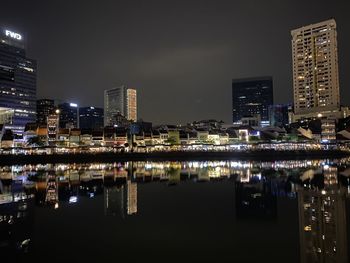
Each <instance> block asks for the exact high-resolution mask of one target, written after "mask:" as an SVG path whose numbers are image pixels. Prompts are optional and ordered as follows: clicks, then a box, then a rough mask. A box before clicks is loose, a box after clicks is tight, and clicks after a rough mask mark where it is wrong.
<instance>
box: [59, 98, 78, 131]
mask: <svg viewBox="0 0 350 263" xmlns="http://www.w3.org/2000/svg"><path fill="white" fill-rule="evenodd" d="M58 109H59V120H60V128H78V127H79V124H78V116H79V114H78V105H77V104H75V103H67V102H65V103H61V104H59V105H58Z"/></svg>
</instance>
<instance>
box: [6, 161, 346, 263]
mask: <svg viewBox="0 0 350 263" xmlns="http://www.w3.org/2000/svg"><path fill="white" fill-rule="evenodd" d="M348 176H350V160H346V159H344V160H332V161H330V160H312V161H311V160H310V161H279V162H238V161H219V162H214V161H208V162H133V163H132V162H129V163H108V164H107V163H106V164H97V163H90V164H76V165H73V164H69V165H66V164H59V165H51V164H47V165H35V166H33V165H32V166H31V165H25V166H7V167H0V179H1V180H0V253H1V262H71V261H75V262H135V261H141V260H142V261H146V262H180V261H181V262H189V261H191V262H203V261H205V262H208V261H212V262H229V261H230V262H271V263H272V262H293V263H295V262H311V263H312V262H337V263H339V262H349V261H348V251H349V245H348V239H349V230H348V227H347V225H348V224H347V223H348V220H349V202H348V199H349V198H348V196H349V193H350V190H349V179H348Z"/></svg>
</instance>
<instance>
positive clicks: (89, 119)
mask: <svg viewBox="0 0 350 263" xmlns="http://www.w3.org/2000/svg"><path fill="white" fill-rule="evenodd" d="M79 127H80V128H81V129H101V128H103V109H102V108H96V107H81V108H79Z"/></svg>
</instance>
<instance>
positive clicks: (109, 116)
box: [104, 85, 137, 126]
mask: <svg viewBox="0 0 350 263" xmlns="http://www.w3.org/2000/svg"><path fill="white" fill-rule="evenodd" d="M118 112H119V113H120V114H122V115H123V116H125V117H126V118H127V119H128V120H131V121H136V120H137V92H136V90H135V89H130V88H128V87H127V86H126V85H122V86H120V87H116V88H113V89H110V90H105V92H104V125H105V126H108V125H112V124H113V119H114V116H115V115H117V114H118Z"/></svg>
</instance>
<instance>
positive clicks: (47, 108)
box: [36, 99, 55, 124]
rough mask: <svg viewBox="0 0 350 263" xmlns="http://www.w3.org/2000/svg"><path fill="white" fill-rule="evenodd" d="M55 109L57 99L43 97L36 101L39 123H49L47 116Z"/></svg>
mask: <svg viewBox="0 0 350 263" xmlns="http://www.w3.org/2000/svg"><path fill="white" fill-rule="evenodd" d="M54 111H55V101H54V100H49V99H41V100H37V101H36V121H37V123H38V124H47V117H49V115H50V114H53V113H54Z"/></svg>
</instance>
